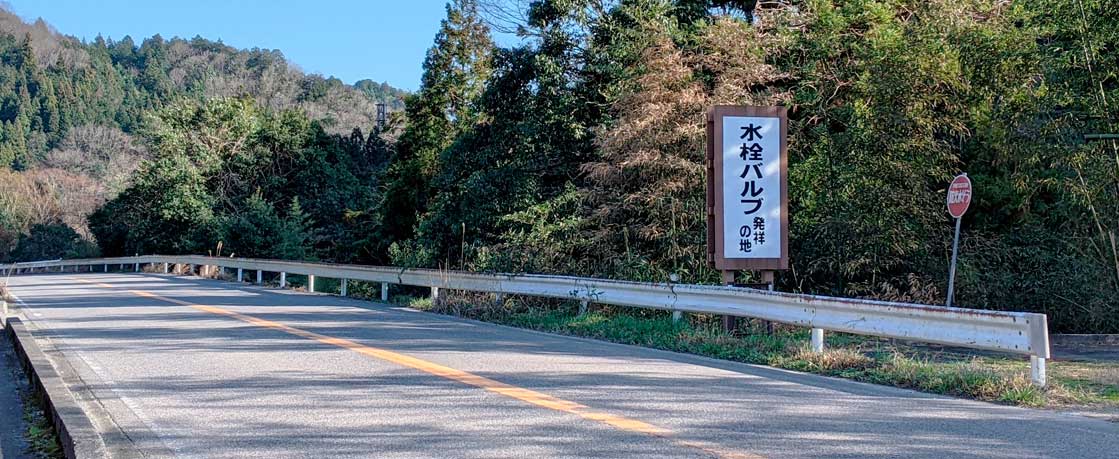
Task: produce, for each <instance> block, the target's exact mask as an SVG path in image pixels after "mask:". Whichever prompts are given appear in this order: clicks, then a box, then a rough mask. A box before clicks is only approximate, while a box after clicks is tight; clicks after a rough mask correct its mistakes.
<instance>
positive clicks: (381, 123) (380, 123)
mask: <svg viewBox="0 0 1119 459" xmlns="http://www.w3.org/2000/svg"><path fill="white" fill-rule="evenodd" d="M377 129H380V130H384V129H385V104H383V103H379V104H377Z"/></svg>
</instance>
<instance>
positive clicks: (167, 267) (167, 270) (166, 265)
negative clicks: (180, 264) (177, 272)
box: [163, 263, 171, 274]
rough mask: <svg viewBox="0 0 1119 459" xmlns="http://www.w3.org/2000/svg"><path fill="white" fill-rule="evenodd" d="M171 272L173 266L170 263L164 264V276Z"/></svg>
mask: <svg viewBox="0 0 1119 459" xmlns="http://www.w3.org/2000/svg"><path fill="white" fill-rule="evenodd" d="M170 271H171V264H170V263H164V264H163V274H167V273H168V272H170Z"/></svg>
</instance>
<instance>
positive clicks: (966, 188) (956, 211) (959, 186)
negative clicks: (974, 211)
mask: <svg viewBox="0 0 1119 459" xmlns="http://www.w3.org/2000/svg"><path fill="white" fill-rule="evenodd" d="M969 205H971V179H969V178H967V173H963V174H960V175H957V176H956V178H954V179H952V183H951V184H949V185H948V214H949V215H952V217H954V218H955V219H956V235H955V236H954V237H953V238H952V264H951V266H949V268H948V304H947V306H948V307H952V295H953V294H954V293H955V290H956V257H957V255H958V253H959V250H960V220H961V219H962V217H963V216H964V212H967V208H968V206H969Z"/></svg>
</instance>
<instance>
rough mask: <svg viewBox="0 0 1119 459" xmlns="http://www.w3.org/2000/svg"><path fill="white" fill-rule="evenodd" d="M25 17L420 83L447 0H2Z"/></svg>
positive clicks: (341, 73) (79, 31)
mask: <svg viewBox="0 0 1119 459" xmlns="http://www.w3.org/2000/svg"><path fill="white" fill-rule="evenodd" d="M6 3H7V5H8V6H9V8H10V9H11V10H12V11H14V12H15V13H16V14H18V15H20V16H21V17H23V18H24V19H25V20H28V21H33V20H34V19H36V18H39V17H42V18H43V19H44V20H45V21H47V23H49V24H51V25H52V26H54V28H55V29H57V30H58V31H59V32H61V33H63V34H66V35H73V36H76V37H78V38H83V39H86V40H92V39H93V38H94V37H96V36H97V35H98V34H101V35H102V36H105V37H112V38H114V39H119V38H122V37H124V36H125V35H131V36H132V38H133V39H135V40H136V41H137V43H139V41H140V39H142V38H145V37H150V36H152V35H155V34H157V33H158V34H160V35H162V36H163V37H164V38H170V37H172V36H179V37H184V38H192V37H194V36H195V35H201V36H202V37H204V38H208V39H211V40H217V39H221V40H222V41H223V42H224V43H226V44H228V45H231V46H235V47H238V48H252V47H259V48H268V49H279V50H281V51H283V53H284V55H285V56H286V57H287V58H288V60H289V61H291V62H293V63H295V64H296V65H298V66H299V67H300V68H302V69H303V70H304V71H306V72H309V73H321V74H323V75H333V76H336V77H338V78H340V79H342V80H343V81H345V82H347V83H353V82H354V81H357V80H360V79H365V78H370V79H373V80H376V81H388V82H389V84H391V85H393V86H396V87H399V88H403V89H408V90H415V89H416V88H417V87H418V86H419V82H420V74H421V72H422V69H421V65H422V64H423V59H424V54H425V53H426V51H427V48H429V47H430V46H431V43H432V39H433V38H434V37H435V32H436V31H437V30H438V29H439V22H440V20H442V19H443V17H444V16H445V15H446V9H445V5H446V0H405V1H393V0H367V1H362V0H302V1H300V0H272V1H266V0H225V1H220V0H177V1H163V0H7V2H6Z"/></svg>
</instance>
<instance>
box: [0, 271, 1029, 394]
mask: <svg viewBox="0 0 1119 459" xmlns="http://www.w3.org/2000/svg"><path fill="white" fill-rule="evenodd" d="M159 264H162V265H163V272H164V273H168V272H171V271H172V267H174V268H175V269H174V271H175V272H180V271H185V272H194V267H195V266H197V267H199V269H200V270H203V271H209V270H213V269H215V268H219V269H222V270H224V269H236V270H237V279H238V280H242V279H243V274H244V271H245V270H250V271H256V282H257V283H260V282H261V280H262V273H264V272H276V273H280V286H281V287H284V286H286V284H287V282H286V280H287V274H301V275H306V276H308V290H309V291H312V292H313V291H314V288H315V287H314V285H315V277H316V276H317V277H325V278H333V279H340V280H341V281H342V285H341V293H342V295H346V289H347V282H346V281H347V280H360V281H366V282H380V283H381V284H382V285H381V299H382V300H388V289H389V285H390V284H401V285H412V286H420V287H430V288H431V289H432V296H433V297H436V298H437V297H438V295H439V289H444V288H445V289H453V290H469V291H477V292H489V293H495V294H498V295H503V294H514V295H528V296H539V297H548V298H560V299H570V300H576V301H580V302H581V303H582V304H583V305H584V306H585V305H587V304H588V303H600V304H611V305H618V306H630V307H637V308H652V309H662V310H667V311H681V312H696V313H710V314H721V315H731V316H741V317H755V318H760V319H765V320H770V321H774V322H782V323H787V324H793V325H800V326H804V327H810V328H812V329H813V333H812V348H813V350H815V351H818V352H819V351H823V330H831V331H837V332H845V333H854V334H859V335H871V336H880V337H886V338H898V339H904V340H912V341H921V342H928V343H938V344H946V345H951V346H960V347H968V348H974V349H986V350H994V351H1002V352H1008V353H1014V354H1021V355H1028V356H1029V357H1030V367H1031V371H1030V375H1031V380H1032V381H1033V382H1034V383H1035V384H1037V385H1039V386H1044V385H1045V380H1046V377H1045V362H1046V359H1048V358H1049V357H1050V355H1049V331H1048V324H1047V319H1046V316H1045V314H1035V313H1026V312H1005V311H989V310H980V309H964V308H949V307H944V306H929V305H920V304H909V303H895V302H886V301H874V300H861V299H851V298H835V297H826V296H816V295H803V294H793V293H781V292H771V291H765V290H757V289H750V288H741V287H730V286H714V285H691V284H666V283H647V282H628V281H618V280H605V279H594V278H585V277H570V276H544V275H534V274H481V273H469V272H461V271H440V270H430V269H409V268H392V267H382V266H360V265H338V264H328V263H308V262H297V261H280V260H260V259H251V258H220V257H207V256H194V255H182V256H165V255H144V256H136V257H122V258H95V259H82V260H59V261H44V262H33V263H21V264H14V265H0V269H5V270H8V273H9V274H10V273H13V272H14V273H16V274H19V273H23V272H31V271H42V270H51V269H54V268H57V269H58V270H60V271H61V270H65V269H66V268H71V267H72V268H74V270H76V271H80V269H81V268H80V267H87V266H88V267H89V268H90V269H89V270H90V271H93V270H95V269H96V267H102V268H103V270H104V271H108V269H109V266H110V265H114V266H115V265H120V266H121V268H122V269H124V268H125V267H126V266H130V267H132V268H133V270H135V271H139V270H140V267H141V265H159ZM182 268H185V269H182Z"/></svg>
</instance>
